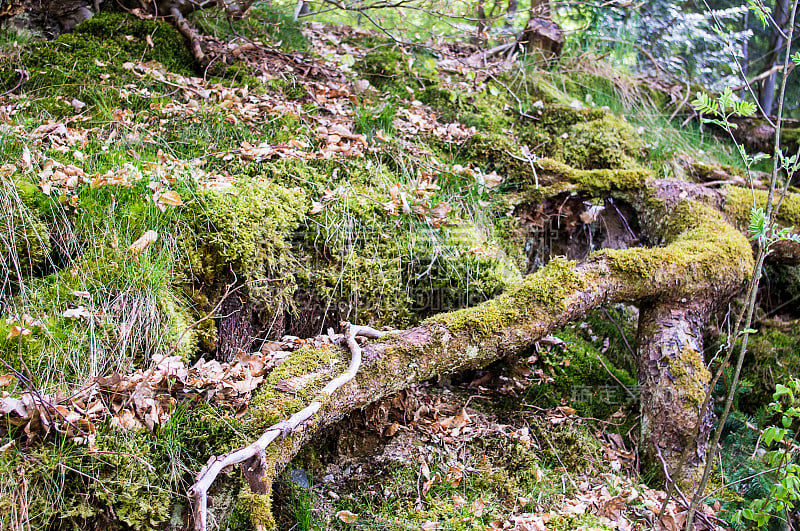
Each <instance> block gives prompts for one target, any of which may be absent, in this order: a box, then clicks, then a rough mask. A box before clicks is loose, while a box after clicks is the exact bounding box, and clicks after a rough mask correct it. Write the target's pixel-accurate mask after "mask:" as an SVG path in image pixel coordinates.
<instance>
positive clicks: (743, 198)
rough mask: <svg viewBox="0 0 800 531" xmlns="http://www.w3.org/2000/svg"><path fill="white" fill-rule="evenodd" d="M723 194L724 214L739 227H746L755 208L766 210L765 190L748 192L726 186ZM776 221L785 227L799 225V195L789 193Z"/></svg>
mask: <svg viewBox="0 0 800 531" xmlns="http://www.w3.org/2000/svg"><path fill="white" fill-rule="evenodd" d="M724 193H725V213H726V214H727V215H728V216H730V217H731V219H732V220H733V221H734V222H735V223H736V224H737V225H738V226H739V227H747V225H748V223H749V222H750V211H751V210H752V209H753V208H755V207H760V208H766V205H767V195H768V192H767V190H749V189H747V188H741V187H738V186H727V187H725V189H724ZM778 196H779V194H775V198H774V200H773V206H777V204H778ZM777 221H778V222H779V223H781V224H783V225H785V226H790V227H794V226H798V225H800V194H794V193H790V194H788V195H787V196H786V197H785V198H784V200H783V201H782V202H781V208H780V210H779V211H778V217H777Z"/></svg>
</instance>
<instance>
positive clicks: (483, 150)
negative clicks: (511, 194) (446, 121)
mask: <svg viewBox="0 0 800 531" xmlns="http://www.w3.org/2000/svg"><path fill="white" fill-rule="evenodd" d="M458 158H459V159H461V160H464V161H466V162H472V163H476V164H479V165H481V166H483V168H484V171H486V172H490V171H496V172H497V173H499V174H501V175H504V176H505V177H506V179H507V181H511V182H516V183H524V182H528V181H532V180H533V179H532V177H533V170H532V169H531V165H530V162H528V161H526V160H525V159H524V157H523V156H522V154H521V152H520V151H519V146H518V145H517V143H516V142H515V141H514V140H513V139H512V138H509V137H508V135H501V134H496V133H478V134H475V135H473V136H471V137H470V138H468V139H467V140H466V141H465V142H464V143H463V144H462V145H461V149H460V150H459V153H458Z"/></svg>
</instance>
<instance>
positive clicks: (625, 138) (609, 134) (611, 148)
mask: <svg viewBox="0 0 800 531" xmlns="http://www.w3.org/2000/svg"><path fill="white" fill-rule="evenodd" d="M561 139H562V141H561V146H560V154H561V157H562V158H563V160H564V162H565V163H567V164H569V165H570V166H573V167H575V168H579V169H582V170H593V169H618V168H624V167H627V166H630V165H631V164H632V158H633V157H634V156H636V155H637V154H638V153H639V151H640V150H641V147H642V143H641V141H640V140H639V139H638V138H637V136H636V132H635V131H634V130H633V127H632V126H631V125H630V124H628V122H626V121H623V120H622V119H620V118H617V117H614V116H611V115H604V116H603V117H602V118H600V119H597V120H592V121H589V122H578V123H576V124H574V125H572V126H570V128H569V129H568V131H567V132H566V133H565V134H564V136H563V137H561Z"/></svg>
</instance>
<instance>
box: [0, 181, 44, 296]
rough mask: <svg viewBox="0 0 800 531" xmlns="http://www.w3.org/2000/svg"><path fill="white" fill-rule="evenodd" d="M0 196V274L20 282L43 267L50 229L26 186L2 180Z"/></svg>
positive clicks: (31, 189)
mask: <svg viewBox="0 0 800 531" xmlns="http://www.w3.org/2000/svg"><path fill="white" fill-rule="evenodd" d="M0 193H1V194H3V197H2V199H0V206H2V213H0V239H2V241H3V243H2V244H0V274H2V276H3V278H6V279H14V281H15V283H16V282H21V281H23V280H24V279H26V278H29V277H31V276H32V275H33V274H34V273H36V272H38V271H41V269H42V268H43V267H44V266H45V265H46V261H47V259H48V257H49V255H50V252H51V242H50V230H49V228H48V226H47V224H46V223H45V219H43V217H42V215H41V213H40V211H39V210H38V205H37V204H36V199H35V197H36V192H35V189H33V188H32V186H31V184H30V183H27V182H25V181H18V182H16V183H15V182H11V181H9V180H6V179H2V180H0Z"/></svg>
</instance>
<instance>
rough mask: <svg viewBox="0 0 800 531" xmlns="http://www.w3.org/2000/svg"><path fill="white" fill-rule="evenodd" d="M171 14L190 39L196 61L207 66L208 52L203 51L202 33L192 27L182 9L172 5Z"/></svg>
mask: <svg viewBox="0 0 800 531" xmlns="http://www.w3.org/2000/svg"><path fill="white" fill-rule="evenodd" d="M169 14H170V16H171V20H172V23H173V24H175V27H176V28H177V29H178V31H179V32H181V35H183V36H184V37H185V38H186V40H187V41H189V49H190V50H191V51H192V56H193V57H194V59H195V61H197V62H198V64H200V65H201V66H205V65H206V62H207V58H206V54H205V52H204V51H203V45H202V40H201V39H200V35H198V33H197V31H196V30H195V29H194V27H192V25H191V24H190V23H189V21H188V20H186V17H184V16H183V13H181V10H180V9H179V8H178V7H177V6H172V7H170V10H169Z"/></svg>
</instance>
